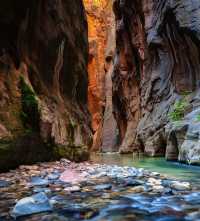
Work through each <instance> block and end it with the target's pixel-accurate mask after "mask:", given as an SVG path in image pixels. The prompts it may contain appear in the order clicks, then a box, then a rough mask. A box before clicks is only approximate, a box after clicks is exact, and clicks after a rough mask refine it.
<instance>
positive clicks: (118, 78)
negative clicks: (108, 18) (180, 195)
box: [113, 0, 200, 162]
mask: <svg viewBox="0 0 200 221" xmlns="http://www.w3.org/2000/svg"><path fill="white" fill-rule="evenodd" d="M114 11H115V15H116V35H117V40H116V42H117V51H116V60H115V67H114V73H113V102H114V104H113V105H114V113H115V118H116V120H117V123H118V128H119V130H120V143H121V146H120V150H121V152H132V151H134V150H137V151H142V152H145V153H147V154H148V155H151V156H158V155H162V156H163V155H166V157H167V159H174V160H177V159H179V160H180V161H184V162H186V161H187V162H193V161H194V162H199V159H200V148H199V144H198V143H199V130H198V125H197V124H198V120H197V121H194V119H195V117H194V114H192V116H193V117H191V116H190V117H187V114H188V113H189V112H191V111H193V113H194V111H195V110H196V109H197V110H198V106H199V104H200V103H199V97H198V90H199V80H200V56H199V46H200V41H199V40H200V16H199V14H200V2H199V1H187V0H171V1H170V0H135V1H132V0H115V2H114ZM180 99H186V101H185V102H186V103H187V105H185V107H184V108H183V109H184V110H182V111H183V112H184V113H183V116H182V119H175V120H173V119H171V120H170V118H169V115H170V113H173V112H174V113H175V114H176V111H177V110H176V106H177V105H176V102H177V100H180ZM181 102H182V100H181ZM174 103H175V105H174ZM186 106H187V108H186ZM195 113H196V115H195V116H196V118H198V111H196V112H195ZM171 115H172V114H171ZM184 116H186V117H185V118H184ZM183 119H184V120H183ZM191 119H193V120H192V121H191ZM177 120H178V121H179V123H180V122H181V123H182V125H183V126H182V127H181V126H180V124H179V125H178V126H177V122H173V121H177ZM182 120H183V121H184V123H183V122H182ZM186 122H187V123H186ZM188 122H189V123H188ZM192 122H193V123H192ZM188 124H189V126H188ZM166 125H167V126H166ZM174 125H175V126H174ZM184 125H185V126H184ZM191 134H192V135H191ZM194 135H195V136H194ZM188 152H189V153H188ZM193 159H194V160H193Z"/></svg>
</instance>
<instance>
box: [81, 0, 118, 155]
mask: <svg viewBox="0 0 200 221" xmlns="http://www.w3.org/2000/svg"><path fill="white" fill-rule="evenodd" d="M84 5H85V9H86V13H87V18H88V35H89V64H88V74H89V86H88V108H89V111H90V113H91V115H92V129H93V133H94V136H93V145H92V151H99V150H101V149H103V150H104V151H106V152H107V151H110V150H115V148H116V145H115V143H116V141H115V140H116V130H117V128H116V122H115V119H114V117H113V114H112V81H111V74H112V63H113V55H114V50H115V40H114V39H115V37H114V36H115V25H114V24H115V22H114V14H113V12H112V0H84Z"/></svg>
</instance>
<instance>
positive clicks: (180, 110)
mask: <svg viewBox="0 0 200 221" xmlns="http://www.w3.org/2000/svg"><path fill="white" fill-rule="evenodd" d="M187 106H188V104H187V102H186V99H185V97H184V98H182V99H180V100H179V101H176V102H175V104H174V106H173V110H172V111H171V112H169V118H170V120H171V121H180V120H182V119H183V117H184V114H185V109H186V107H187Z"/></svg>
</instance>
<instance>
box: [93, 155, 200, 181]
mask: <svg viewBox="0 0 200 221" xmlns="http://www.w3.org/2000/svg"><path fill="white" fill-rule="evenodd" d="M91 160H92V161H93V162H96V163H100V164H108V165H118V166H130V167H131V166H132V167H136V168H144V169H146V170H150V171H155V172H158V173H161V174H165V175H167V176H169V177H172V178H178V179H180V180H183V181H188V182H192V183H195V184H199V185H200V166H192V165H186V164H182V163H178V162H170V161H166V160H165V158H164V157H157V158H155V157H145V156H143V155H141V156H138V155H132V154H126V155H121V154H118V153H110V154H94V155H92V156H91Z"/></svg>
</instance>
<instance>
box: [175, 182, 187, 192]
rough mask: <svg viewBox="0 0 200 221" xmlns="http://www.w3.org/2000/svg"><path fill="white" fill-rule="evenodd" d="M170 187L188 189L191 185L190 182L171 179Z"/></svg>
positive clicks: (181, 189)
mask: <svg viewBox="0 0 200 221" xmlns="http://www.w3.org/2000/svg"><path fill="white" fill-rule="evenodd" d="M171 188H173V189H175V190H180V191H184V190H190V189H191V186H190V183H188V182H179V181H172V183H171Z"/></svg>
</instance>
